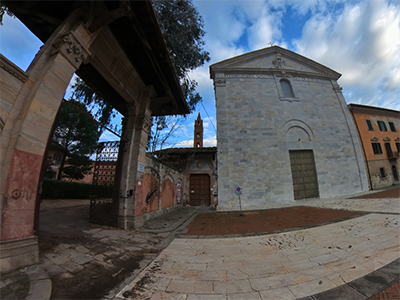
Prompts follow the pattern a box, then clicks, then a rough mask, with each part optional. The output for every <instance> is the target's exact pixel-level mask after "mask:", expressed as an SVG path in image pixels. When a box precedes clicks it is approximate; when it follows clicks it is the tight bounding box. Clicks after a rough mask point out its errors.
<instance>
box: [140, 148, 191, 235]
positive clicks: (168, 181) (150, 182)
mask: <svg viewBox="0 0 400 300" xmlns="http://www.w3.org/2000/svg"><path fill="white" fill-rule="evenodd" d="M178 183H179V184H181V186H182V188H183V185H184V175H183V173H182V172H180V171H179V170H177V169H175V168H173V167H170V166H168V165H166V164H165V163H162V162H161V161H159V160H157V159H155V158H153V157H151V156H150V155H146V164H145V173H144V176H143V179H142V180H141V182H140V187H141V191H140V193H138V194H137V195H138V198H139V199H135V228H138V227H141V226H142V225H143V224H144V222H145V221H146V220H149V219H152V218H155V217H157V216H160V215H162V214H164V213H166V212H168V211H170V210H171V209H175V208H176V207H178V206H179V205H181V204H177V203H176V190H177V184H178ZM138 184H139V183H138Z"/></svg>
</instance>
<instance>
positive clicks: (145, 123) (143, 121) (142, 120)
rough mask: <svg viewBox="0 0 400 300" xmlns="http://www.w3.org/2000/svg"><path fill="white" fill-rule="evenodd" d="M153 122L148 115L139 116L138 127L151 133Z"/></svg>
mask: <svg viewBox="0 0 400 300" xmlns="http://www.w3.org/2000/svg"><path fill="white" fill-rule="evenodd" d="M152 125H153V122H151V118H150V117H149V116H147V115H143V116H139V117H137V122H136V128H138V129H140V128H141V129H142V130H143V131H144V132H146V133H149V132H150V129H151V126H152Z"/></svg>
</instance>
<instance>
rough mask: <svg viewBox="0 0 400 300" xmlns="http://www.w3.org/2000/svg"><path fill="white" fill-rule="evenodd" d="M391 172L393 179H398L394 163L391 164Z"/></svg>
mask: <svg viewBox="0 0 400 300" xmlns="http://www.w3.org/2000/svg"><path fill="white" fill-rule="evenodd" d="M392 174H393V180H394V181H399V175H398V174H397V168H396V166H395V165H392Z"/></svg>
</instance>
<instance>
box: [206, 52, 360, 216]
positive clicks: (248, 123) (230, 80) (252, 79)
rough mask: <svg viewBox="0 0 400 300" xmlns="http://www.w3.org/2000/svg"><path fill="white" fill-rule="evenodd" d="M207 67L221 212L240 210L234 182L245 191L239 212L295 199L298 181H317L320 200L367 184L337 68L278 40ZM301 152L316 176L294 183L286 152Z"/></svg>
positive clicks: (308, 185) (349, 191)
mask: <svg viewBox="0 0 400 300" xmlns="http://www.w3.org/2000/svg"><path fill="white" fill-rule="evenodd" d="M210 72H211V78H212V79H213V80H214V87H215V98H216V108H217V124H218V126H217V127H218V132H217V140H218V145H217V146H218V191H219V195H220V196H219V204H218V209H219V210H222V211H229V210H238V209H239V200H238V197H237V195H236V194H235V188H236V187H237V186H240V187H241V188H242V190H243V194H242V195H241V201H242V206H243V209H244V210H251V209H262V208H268V206H269V205H271V204H276V203H288V202H293V201H294V198H295V196H294V190H296V189H300V187H299V185H302V186H303V188H304V189H305V190H307V189H309V188H310V187H312V186H317V188H318V194H319V197H321V198H326V197H332V196H336V195H345V194H351V193H356V192H361V191H366V190H368V182H367V176H366V170H365V164H364V161H363V157H362V152H361V147H360V144H359V140H358V137H357V132H356V129H355V126H354V123H353V120H352V118H351V115H350V113H349V111H348V108H347V105H346V102H345V99H344V97H343V94H342V92H341V88H340V86H339V85H338V84H337V79H338V78H339V77H340V76H341V75H340V74H339V73H337V72H335V71H333V70H331V69H329V68H327V67H325V66H323V65H321V64H319V63H316V62H314V61H312V60H310V59H307V58H305V57H303V56H300V55H298V54H296V53H293V52H291V51H289V50H286V49H283V48H280V47H277V46H272V47H268V48H265V49H262V50H258V51H254V52H251V53H247V54H244V55H241V56H238V57H235V58H232V59H228V60H225V61H222V62H220V63H217V64H214V65H212V66H211V67H210ZM283 81H284V82H283ZM284 84H286V86H287V85H288V84H289V86H290V87H291V89H292V91H290V90H289V92H288V89H287V87H285V86H284ZM299 150H312V152H313V155H314V160H315V171H316V175H317V176H316V178H317V179H316V180H317V181H316V182H299V183H298V182H297V180H299V181H301V180H302V178H301V176H299V175H296V176H299V177H296V182H293V179H292V175H293V174H292V171H293V170H294V169H293V167H292V166H291V161H290V156H289V151H299ZM298 168H299V169H300V171H301V167H298ZM300 174H301V173H300ZM298 178H299V179H298ZM302 198H307V195H306V194H304V195H303V197H302Z"/></svg>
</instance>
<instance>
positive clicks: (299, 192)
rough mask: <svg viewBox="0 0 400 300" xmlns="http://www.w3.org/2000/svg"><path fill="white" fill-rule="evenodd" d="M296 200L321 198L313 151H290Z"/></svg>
mask: <svg viewBox="0 0 400 300" xmlns="http://www.w3.org/2000/svg"><path fill="white" fill-rule="evenodd" d="M289 155H290V165H291V168H292V179H293V193H294V199H296V200H297V199H304V198H314V197H319V191H318V180H317V172H316V170H315V161H314V153H313V151H312V150H295V151H289Z"/></svg>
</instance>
